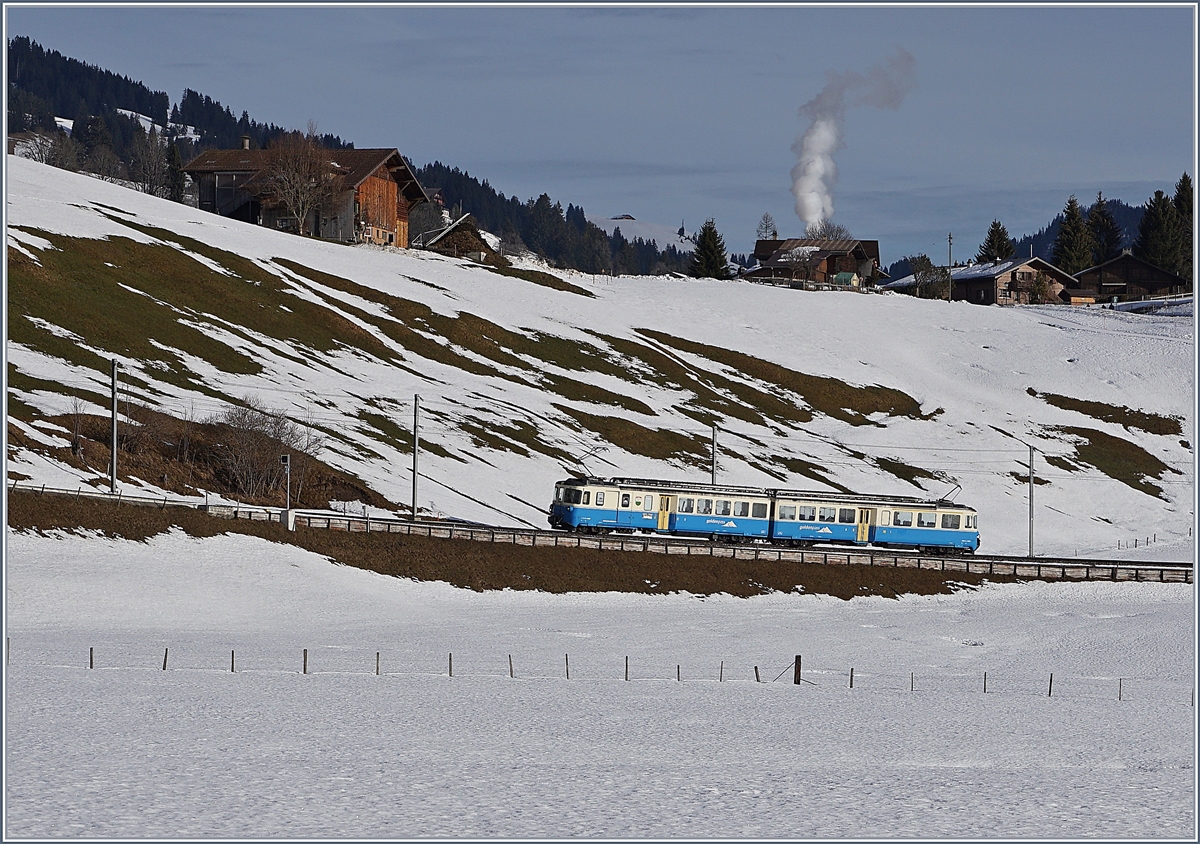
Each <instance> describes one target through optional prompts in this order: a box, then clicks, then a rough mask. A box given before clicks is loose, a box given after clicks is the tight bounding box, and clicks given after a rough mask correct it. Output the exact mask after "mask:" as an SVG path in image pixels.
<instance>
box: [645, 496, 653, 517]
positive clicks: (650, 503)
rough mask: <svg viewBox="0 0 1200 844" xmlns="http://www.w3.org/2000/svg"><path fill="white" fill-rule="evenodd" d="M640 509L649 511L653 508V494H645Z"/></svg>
mask: <svg viewBox="0 0 1200 844" xmlns="http://www.w3.org/2000/svg"><path fill="white" fill-rule="evenodd" d="M642 509H643V510H645V511H646V512H647V513H649V512H650V511H651V510H653V509H654V496H653V495H647V496H646V502H645V506H644V507H642Z"/></svg>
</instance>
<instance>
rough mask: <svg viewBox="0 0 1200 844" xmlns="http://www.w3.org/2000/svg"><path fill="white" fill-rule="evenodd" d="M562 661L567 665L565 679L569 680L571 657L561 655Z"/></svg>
mask: <svg viewBox="0 0 1200 844" xmlns="http://www.w3.org/2000/svg"><path fill="white" fill-rule="evenodd" d="M563 660H564V661H565V662H566V664H567V679H568V680H570V679H571V655H570V654H563Z"/></svg>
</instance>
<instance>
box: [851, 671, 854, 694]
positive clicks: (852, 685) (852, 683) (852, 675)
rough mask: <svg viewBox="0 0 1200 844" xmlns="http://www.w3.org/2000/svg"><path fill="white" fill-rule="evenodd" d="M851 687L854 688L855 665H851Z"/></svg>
mask: <svg viewBox="0 0 1200 844" xmlns="http://www.w3.org/2000/svg"><path fill="white" fill-rule="evenodd" d="M850 688H852V689H853V688H854V666H851V667H850Z"/></svg>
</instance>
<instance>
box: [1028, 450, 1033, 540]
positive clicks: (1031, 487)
mask: <svg viewBox="0 0 1200 844" xmlns="http://www.w3.org/2000/svg"><path fill="white" fill-rule="evenodd" d="M1029 556H1030V557H1032V556H1033V446H1030V447H1029Z"/></svg>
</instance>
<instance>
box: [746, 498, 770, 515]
mask: <svg viewBox="0 0 1200 844" xmlns="http://www.w3.org/2000/svg"><path fill="white" fill-rule="evenodd" d="M750 517H751V518H754V519H765V518H766V517H767V504H766V502H765V501H758V502H755V503H754V504H753V505H751V507H750Z"/></svg>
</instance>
